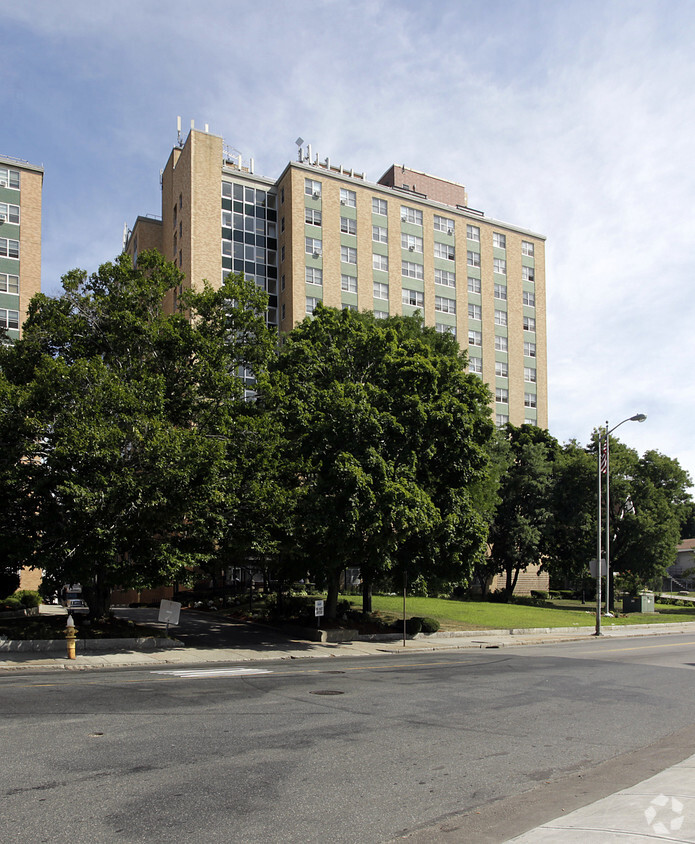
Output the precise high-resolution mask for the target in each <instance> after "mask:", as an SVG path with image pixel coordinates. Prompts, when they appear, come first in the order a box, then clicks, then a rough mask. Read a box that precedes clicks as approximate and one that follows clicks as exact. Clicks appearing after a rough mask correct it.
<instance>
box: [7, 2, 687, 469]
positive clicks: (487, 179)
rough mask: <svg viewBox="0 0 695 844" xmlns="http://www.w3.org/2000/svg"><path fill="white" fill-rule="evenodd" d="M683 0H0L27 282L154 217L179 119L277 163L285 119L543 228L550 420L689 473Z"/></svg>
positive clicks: (286, 155) (311, 134) (292, 127)
mask: <svg viewBox="0 0 695 844" xmlns="http://www.w3.org/2000/svg"><path fill="white" fill-rule="evenodd" d="M694 31H695V4H694V3H692V2H689V0H663V1H662V2H659V0H652V2H648V0H634V2H625V1H624V0H603V2H593V0H584V2H575V0H563V2H553V0H545V2H537V0H487V2H484V3H481V2H479V0H476V2H468V0H439V2H428V1H427V0H425V1H424V2H412V0H404V2H396V0H367V2H365V1H364V0H353V2H351V3H349V4H346V3H343V2H338V0H314V1H313V2H308V1H307V0H287V2H278V0H257V2H255V3H253V4H252V3H248V2H244V3H241V2H236V0H226V2H220V0H199V2H197V3H196V4H192V3H188V2H182V0H168V2H160V0H137V1H136V2H133V0H119V2H113V0H100V2H98V3H96V2H93V0H69V1H68V0H22V2H21V3H16V4H11V5H9V4H4V5H3V7H2V9H0V47H1V49H0V73H1V77H2V89H3V110H2V115H3V120H2V123H1V124H0V152H1V153H4V154H8V155H14V156H17V157H20V158H24V159H26V160H28V161H30V162H32V163H34V164H42V165H43V166H44V167H45V181H44V216H43V221H44V229H43V234H44V238H43V287H44V290H45V291H46V292H48V293H49V294H55V293H57V292H58V291H59V289H60V286H59V280H60V276H61V275H62V274H63V273H65V272H66V271H67V270H69V269H71V268H73V267H82V268H84V269H87V270H94V269H96V267H97V266H98V265H99V264H100V263H101V262H102V261H104V260H110V259H112V258H113V257H115V255H116V254H117V253H118V252H119V251H120V248H121V242H122V233H123V224H124V223H125V222H128V223H130V224H132V222H133V221H134V219H135V217H136V215H137V214H139V213H154V214H158V213H159V211H160V203H159V184H158V174H159V170H160V169H161V168H162V167H163V166H164V164H165V162H166V159H167V157H168V155H169V152H170V150H171V147H172V145H173V144H174V142H175V140H176V117H177V115H181V116H182V119H183V126H184V128H185V127H188V126H189V125H190V120H191V119H194V120H195V121H196V126H197V127H198V128H202V126H203V125H204V124H205V123H208V124H209V126H210V131H211V132H214V133H215V134H219V135H222V136H223V137H224V139H225V141H226V143H228V144H229V145H230V146H233V147H236V148H237V149H238V150H240V151H241V152H242V153H243V155H244V157H245V158H248V157H253V158H254V159H255V164H256V172H259V173H262V174H264V175H268V176H273V177H275V176H277V175H278V174H279V173H280V172H281V170H282V169H283V167H284V165H285V164H286V163H287V161H288V160H289V159H290V158H293V157H294V155H295V153H296V147H295V145H294V140H295V138H296V137H297V136H298V135H301V137H303V138H304V139H305V140H306V141H307V142H310V143H311V144H312V146H313V149H314V151H317V152H319V153H320V154H321V156H322V157H325V156H330V157H331V160H332V161H335V162H341V163H343V164H344V165H345V166H346V167H354V168H355V169H356V170H358V171H362V170H365V171H366V173H367V177H368V178H369V179H370V180H373V181H376V180H377V179H378V178H379V176H381V174H382V173H383V172H384V171H385V170H386V169H387V167H388V166H389V165H390V164H391V163H394V162H395V163H399V164H401V163H402V164H406V165H407V166H409V167H413V168H414V169H418V170H425V171H427V172H429V173H433V174H435V175H439V176H442V177H444V178H450V179H453V180H455V181H459V182H462V183H463V184H465V185H466V187H467V189H468V195H469V203H470V205H471V206H472V207H474V208H478V209H481V210H483V211H484V212H485V213H486V215H487V216H489V217H493V218H495V219H499V220H503V221H508V222H511V223H514V224H517V225H520V226H524V227H526V228H529V229H532V230H533V231H536V232H540V233H543V234H545V235H546V236H547V238H548V242H547V267H546V270H547V278H548V315H549V316H548V331H549V350H548V368H549V379H550V390H549V395H550V430H551V432H552V433H553V434H554V435H555V436H556V437H558V438H559V439H560V440H561V441H563V442H564V441H566V440H568V439H569V438H576V439H578V440H579V441H580V442H586V441H588V439H589V436H590V433H591V430H592V429H593V428H594V427H596V426H597V425H599V424H602V423H604V422H605V420H606V418H608V419H609V420H610V423H611V425H613V424H615V423H616V422H619V421H620V420H621V419H623V418H625V417H627V416H631V415H632V414H634V413H637V412H643V413H646V414H647V415H648V420H647V421H646V422H645V423H644V424H643V425H625V426H623V427H622V428H621V430H620V436H621V439H623V440H624V441H625V442H626V443H628V444H629V445H631V446H633V447H635V448H637V449H638V450H639V451H640V452H643V451H644V450H646V449H651V448H654V449H658V450H659V451H662V452H663V453H665V454H668V455H669V456H672V457H677V458H678V459H679V460H680V461H681V463H682V465H683V466H684V467H685V468H687V469H688V470H689V471H690V473H691V475H695V442H694V441H693V433H692V430H693V419H694V418H695V392H694V391H693V389H692V381H693V366H694V360H695V340H694V339H693V324H694V322H695V300H694V297H693V296H692V294H691V293H689V292H688V289H687V285H688V284H689V283H692V282H691V279H692V276H693V267H694V266H695V255H694V254H693V253H694V252H695V246H694V234H695V227H694V225H693V217H694V215H693V211H692V204H693V197H694V196H695V190H694V188H695V167H693V165H692V154H693V141H694V136H695V132H694V131H693V130H694V128H695V127H694V123H695V60H693V46H694V43H693V42H694V40H695V39H694V38H693V32H694Z"/></svg>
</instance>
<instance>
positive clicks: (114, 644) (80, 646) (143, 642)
mask: <svg viewBox="0 0 695 844" xmlns="http://www.w3.org/2000/svg"><path fill="white" fill-rule="evenodd" d="M65 641H66V640H65V639H4V640H0V653H50V652H53V651H65V649H66V644H65ZM182 647H183V645H182V644H181V642H179V641H177V640H176V639H160V638H157V637H155V636H143V637H141V638H138V639H76V640H75V651H76V652H77V653H88V652H92V651H97V652H98V651H102V652H103V651H152V650H159V649H162V648H182Z"/></svg>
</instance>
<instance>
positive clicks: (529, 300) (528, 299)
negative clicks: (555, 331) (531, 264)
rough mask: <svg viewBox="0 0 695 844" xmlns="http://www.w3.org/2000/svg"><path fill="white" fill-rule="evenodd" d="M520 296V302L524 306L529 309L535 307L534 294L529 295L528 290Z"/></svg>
mask: <svg viewBox="0 0 695 844" xmlns="http://www.w3.org/2000/svg"><path fill="white" fill-rule="evenodd" d="M521 296H522V301H523V303H524V305H528V307H529V308H535V307H536V294H535V293H531V292H530V291H528V290H524V292H523V293H522V294H521Z"/></svg>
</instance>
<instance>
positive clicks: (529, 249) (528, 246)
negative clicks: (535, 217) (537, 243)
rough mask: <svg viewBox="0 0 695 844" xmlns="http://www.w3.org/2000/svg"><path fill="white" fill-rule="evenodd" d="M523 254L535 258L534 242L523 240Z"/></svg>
mask: <svg viewBox="0 0 695 844" xmlns="http://www.w3.org/2000/svg"><path fill="white" fill-rule="evenodd" d="M521 254H522V255H528V256H529V257H530V258H533V244H532V243H530V242H529V241H528V240H522V241H521Z"/></svg>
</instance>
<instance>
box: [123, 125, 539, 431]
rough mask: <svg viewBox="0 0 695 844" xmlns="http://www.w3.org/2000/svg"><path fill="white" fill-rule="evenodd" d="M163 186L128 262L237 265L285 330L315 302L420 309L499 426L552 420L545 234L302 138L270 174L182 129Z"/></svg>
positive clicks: (403, 170)
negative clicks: (447, 341)
mask: <svg viewBox="0 0 695 844" xmlns="http://www.w3.org/2000/svg"><path fill="white" fill-rule="evenodd" d="M161 187H162V211H161V218H159V219H157V218H152V217H142V216H141V217H138V218H137V220H136V222H135V225H134V227H133V230H132V232H130V233H129V234H128V236H127V239H126V244H125V249H126V251H127V252H129V254H131V256H132V257H133V258H137V254H138V252H140V251H142V250H144V249H148V248H157V249H159V250H160V251H161V252H162V254H163V255H164V256H165V257H167V258H169V259H170V260H173V261H175V263H176V264H177V266H179V267H180V268H181V270H182V271H183V273H184V275H185V281H184V284H187V285H190V284H192V285H194V286H199V285H200V284H201V283H202V281H203V279H207V280H208V281H209V282H210V283H212V284H219V283H221V281H222V280H223V278H224V277H225V275H226V274H227V273H229V272H243V273H244V274H245V275H246V276H247V277H250V278H253V279H254V280H255V282H256V283H257V284H258V285H259V286H260V287H261V288H262V289H263V290H265V291H266V292H267V293H268V311H267V322H268V324H269V325H270V326H273V327H275V326H277V328H278V329H279V331H281V332H287V331H290V330H291V329H292V328H293V326H295V325H296V324H297V323H298V322H300V321H301V320H303V319H304V318H305V317H306V316H307V315H310V314H311V313H312V311H313V309H314V308H315V307H316V304H317V303H318V302H319V301H321V302H323V303H324V304H325V305H327V306H330V307H336V308H343V309H353V310H370V311H373V312H374V314H375V315H376V316H377V317H381V318H385V317H388V316H395V315H399V314H404V315H411V314H414V313H416V312H420V313H421V314H422V315H423V318H424V321H425V324H426V325H431V326H434V327H435V328H436V330H437V331H442V332H449V333H451V334H453V335H454V336H455V337H456V338H457V339H458V340H459V342H460V343H461V345H462V346H463V347H464V348H466V350H467V352H468V359H469V369H470V370H471V371H472V372H475V373H476V374H478V375H480V377H482V378H483V379H484V381H485V382H486V383H487V384H488V385H489V386H490V389H491V391H492V392H493V394H494V418H495V420H496V422H497V423H498V424H500V425H501V424H504V423H505V422H508V421H509V422H511V423H513V424H515V425H520V424H522V423H524V422H527V423H531V424H535V425H539V426H540V427H547V424H548V411H547V405H548V398H547V366H546V310H545V237H544V236H543V235H540V234H537V233H534V232H532V231H529V230H527V229H525V228H522V227H519V226H516V225H511V224H509V223H503V222H501V221H498V220H494V219H491V218H489V217H486V216H485V215H484V214H483V212H481V211H477V210H475V209H473V208H471V207H469V205H468V196H467V191H466V188H465V187H464V186H463V185H460V184H457V183H456V182H451V181H448V180H445V179H440V178H437V177H435V176H431V175H428V174H426V173H423V172H420V171H417V170H412V169H410V168H407V167H405V166H400V165H395V164H394V165H392V166H391V167H389V169H388V170H387V171H386V173H385V174H384V175H383V176H382V177H381V178H380V179H379V180H378V182H369V181H368V180H367V179H366V177H365V174H364V173H359V172H355V171H354V170H352V169H347V168H344V167H343V166H341V165H336V164H334V163H332V162H331V161H330V159H328V158H325V159H319V156H318V155H316V154H315V153H312V150H311V147H310V146H307V147H304V146H303V141H301V140H300V141H299V142H298V156H297V160H296V161H290V162H289V163H288V164H287V166H286V167H285V169H284V171H283V172H282V174H281V175H280V177H279V178H277V179H272V178H267V177H263V176H259V175H257V174H256V173H255V172H254V163H253V159H250V160H249V161H247V162H244V161H243V160H242V157H241V156H240V155H239V154H238V153H237V152H236V151H231V150H229V149H228V148H226V147H225V145H224V143H223V139H222V138H221V137H218V136H215V135H212V134H210V133H208V132H207V128H206V131H204V132H201V131H197V130H195V129H194V128H193V127H191V131H190V133H189V135H188V137H187V139H186V141H185V142H183V141H182V140H181V136H180V132H179V142H178V144H177V145H176V147H175V148H174V149H173V150H172V153H171V155H170V157H169V160H168V162H167V164H166V167H165V168H164V170H163V171H162V175H161ZM175 295H176V294H174V295H173V296H172V297H171V298H170V299H169V300H168V301H167V303H166V305H167V307H170V308H173V307H174V306H175Z"/></svg>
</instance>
